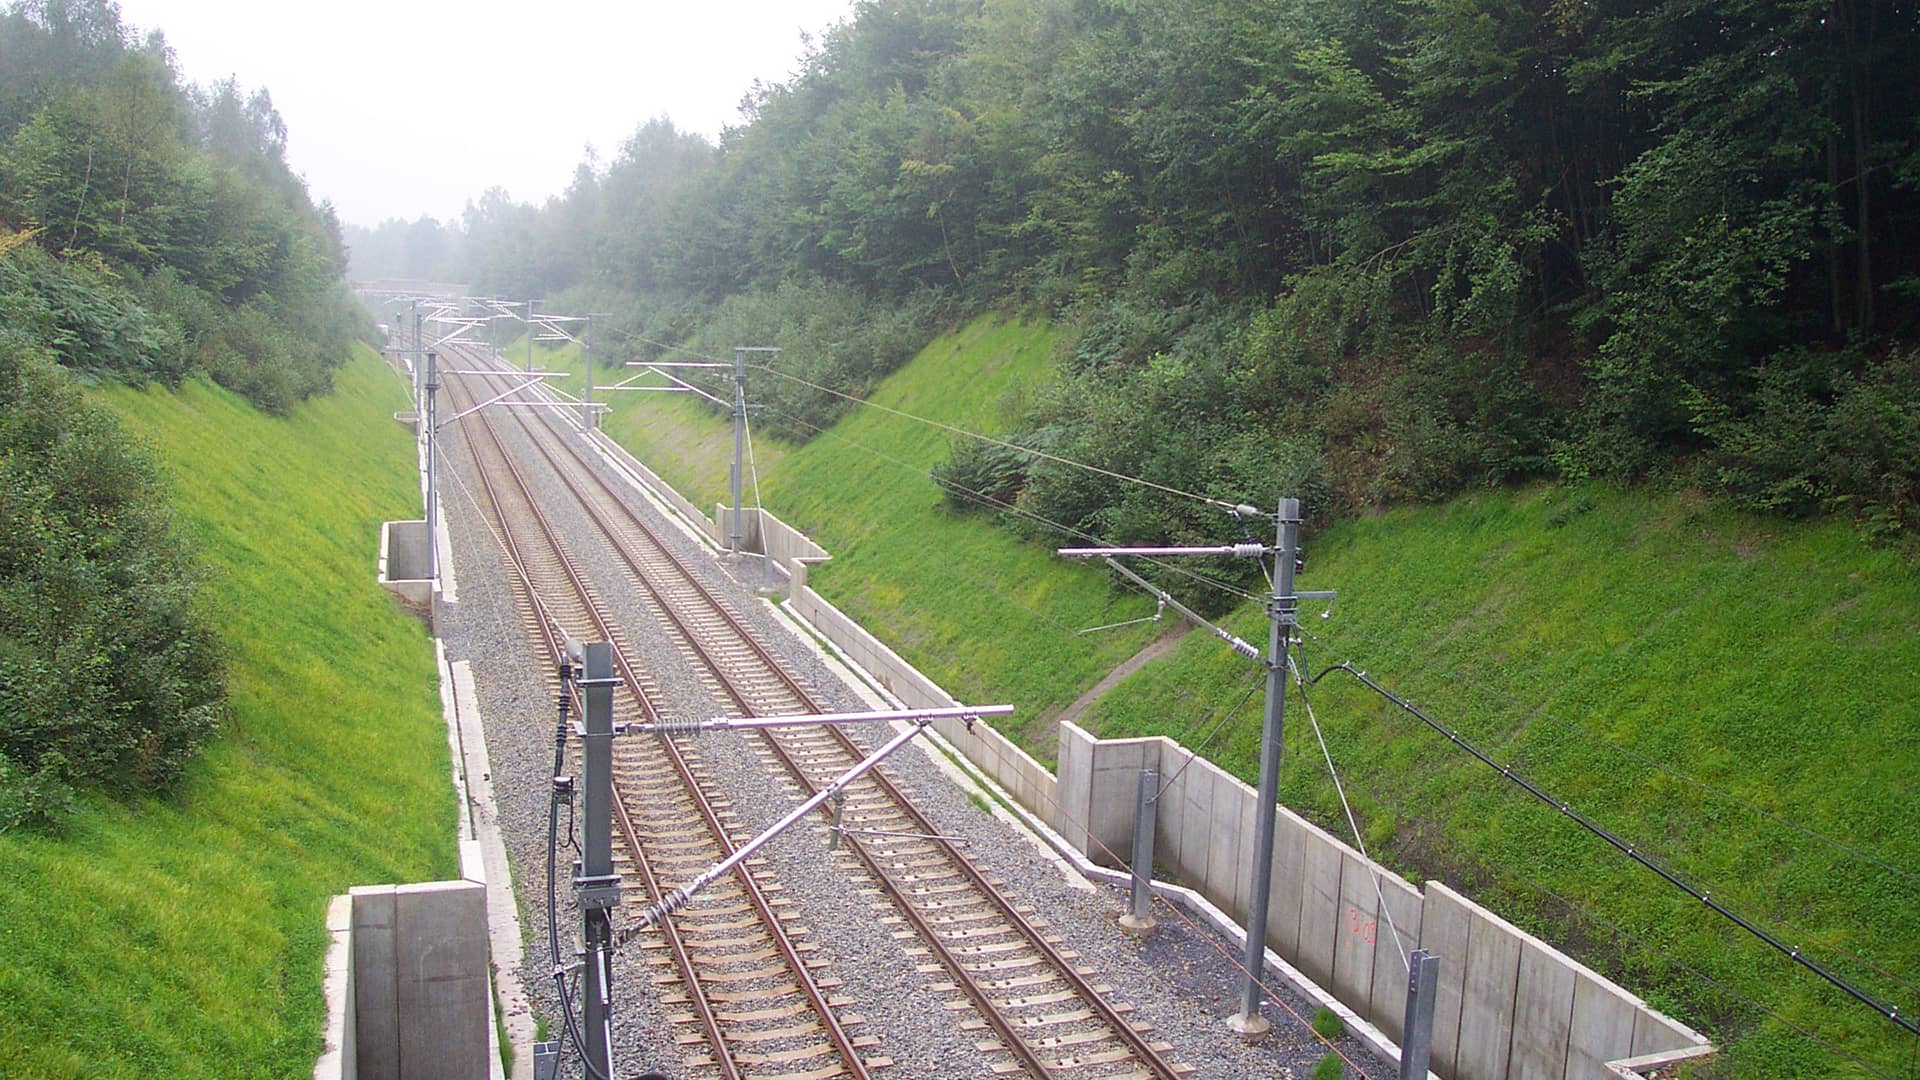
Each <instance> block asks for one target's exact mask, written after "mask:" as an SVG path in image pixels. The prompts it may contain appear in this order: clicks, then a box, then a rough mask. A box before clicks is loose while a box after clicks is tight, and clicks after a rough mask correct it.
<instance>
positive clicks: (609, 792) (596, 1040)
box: [574, 641, 620, 1077]
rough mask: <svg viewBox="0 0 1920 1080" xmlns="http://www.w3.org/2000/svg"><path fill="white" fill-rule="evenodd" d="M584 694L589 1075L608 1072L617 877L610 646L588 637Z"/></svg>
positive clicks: (584, 1011) (582, 877) (584, 1014)
mask: <svg viewBox="0 0 1920 1080" xmlns="http://www.w3.org/2000/svg"><path fill="white" fill-rule="evenodd" d="M585 652H586V657H585V659H586V678H584V679H582V680H581V682H580V686H581V688H582V690H584V691H585V695H586V715H585V717H584V718H583V720H584V726H583V727H582V731H581V740H580V759H581V766H582V773H583V779H584V780H585V783H584V784H583V785H582V790H581V796H582V803H583V805H582V807H581V813H582V815H583V817H582V820H581V823H580V841H581V844H580V859H581V862H580V866H579V869H578V871H577V873H576V876H575V878H574V885H575V887H576V888H577V889H578V890H579V894H580V916H581V921H582V923H583V927H582V929H583V930H584V931H585V934H584V936H585V939H586V956H585V960H586V972H585V979H584V981H583V983H582V990H583V992H582V994H581V998H582V1002H581V1005H582V1007H581V1019H582V1023H583V1024H584V1026H585V1028H586V1030H585V1031H583V1032H582V1033H581V1036H582V1038H583V1039H585V1041H586V1047H585V1050H586V1054H587V1062H588V1064H589V1065H590V1066H591V1068H590V1069H589V1075H593V1073H594V1071H595V1070H597V1071H598V1075H600V1076H603V1077H612V1076H613V1075H614V1073H613V1020H612V1011H613V1010H612V1009H611V1008H610V1006H611V1005H612V971H611V969H610V964H609V957H610V954H611V950H612V946H613V924H612V923H611V922H610V921H609V918H610V917H609V915H608V910H609V909H610V908H612V907H614V906H616V905H618V904H619V903H620V878H619V877H618V875H616V874H615V873H614V870H613V686H614V683H615V682H616V681H618V680H616V679H615V677H614V673H613V646H612V645H610V644H608V643H606V642H604V641H599V642H593V643H591V644H589V645H587V647H586V650H585Z"/></svg>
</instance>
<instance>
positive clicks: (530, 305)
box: [527, 300, 534, 374]
mask: <svg viewBox="0 0 1920 1080" xmlns="http://www.w3.org/2000/svg"><path fill="white" fill-rule="evenodd" d="M533 304H534V302H533V301H532V300H529V301H527V373H528V374H532V373H533Z"/></svg>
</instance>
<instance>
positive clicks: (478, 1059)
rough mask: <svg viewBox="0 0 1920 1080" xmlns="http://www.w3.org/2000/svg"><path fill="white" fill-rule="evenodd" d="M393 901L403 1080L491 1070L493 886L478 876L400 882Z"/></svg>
mask: <svg viewBox="0 0 1920 1080" xmlns="http://www.w3.org/2000/svg"><path fill="white" fill-rule="evenodd" d="M393 900H394V926H395V932H394V940H395V944H396V947H397V949H398V953H399V956H400V957H401V959H402V960H403V963H402V965H401V967H400V970H399V971H398V972H397V973H396V974H397V976H398V978H397V982H398V986H397V993H396V994H395V1003H396V1005H397V1007H398V1010H399V1014H400V1016H401V1025H400V1076H401V1078H402V1080H455V1078H469V1077H476V1076H484V1075H486V1072H487V1032H488V1029H489V1025H488V1020H487V1008H488V1002H489V1000H490V996H489V983H488V966H487V896H486V887H485V886H483V885H481V884H479V883H476V882H471V881H454V882H430V883H428V884H424V885H400V886H396V887H395V888H394V891H393Z"/></svg>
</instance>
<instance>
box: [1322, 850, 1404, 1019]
mask: <svg viewBox="0 0 1920 1080" xmlns="http://www.w3.org/2000/svg"><path fill="white" fill-rule="evenodd" d="M1371 868H1372V864H1371V863H1369V862H1367V861H1366V860H1364V859H1361V858H1360V857H1359V856H1358V855H1347V854H1344V853H1343V854H1342V855H1341V859H1340V916H1339V922H1340V926H1339V929H1338V930H1337V931H1336V932H1335V933H1334V936H1333V941H1334V945H1333V992H1334V993H1335V994H1337V995H1339V997H1340V1000H1342V1001H1347V1002H1352V1003H1354V1004H1355V1005H1356V1006H1358V1007H1359V1008H1360V1010H1361V1011H1362V1012H1366V1011H1369V1010H1370V1009H1371V1007H1372V1002H1373V972H1374V963H1373V961H1374V953H1375V952H1376V950H1377V948H1378V947H1379V946H1380V945H1381V941H1380V937H1381V935H1382V934H1385V933H1386V927H1385V926H1384V925H1383V923H1384V921H1385V920H1383V919H1381V918H1380V896H1379V894H1378V893H1377V892H1375V891H1374V885H1373V874H1372V869H1371ZM1386 948H1387V949H1389V950H1391V949H1392V948H1393V945H1392V944H1391V943H1387V944H1386Z"/></svg>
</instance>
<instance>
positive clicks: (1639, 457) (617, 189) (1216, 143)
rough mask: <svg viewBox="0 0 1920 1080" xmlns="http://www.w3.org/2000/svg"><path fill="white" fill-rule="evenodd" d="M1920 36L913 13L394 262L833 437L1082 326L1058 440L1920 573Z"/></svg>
mask: <svg viewBox="0 0 1920 1080" xmlns="http://www.w3.org/2000/svg"><path fill="white" fill-rule="evenodd" d="M1916 45H1920V8H1916V5H1914V4H1913V3H1912V2H1911V0H1895V2H1884V0H1651V2H1637V3H1631V4H1628V3H1615V2H1612V0H1592V2H1586V3H1571V2H1565V0H1556V2H1552V3H1535V4H1521V3H1513V2H1511V0H1408V2H1399V0H1396V2H1381V0H1346V2H1343V3H1338V4H1330V3H1326V2H1324V0H1206V2H1195V3H1182V4H1177V5H1175V4H1138V3H1132V2H1127V0H869V2H863V3H860V4H858V5H856V6H855V8H854V10H853V12H852V14H851V15H850V17H849V18H848V19H846V20H845V21H843V22H842V23H840V24H838V25H837V26H835V27H833V28H831V29H829V30H827V31H826V32H825V33H824V34H822V35H821V36H819V37H818V38H817V39H815V40H814V41H812V43H811V45H810V47H809V51H808V52H807V54H806V56H805V57H804V60H803V62H802V64H801V67H800V69H799V71H798V74H797V75H796V76H795V77H793V78H792V79H791V80H790V81H788V82H785V83H779V84H762V85H756V86H755V87H753V88H752V90H751V92H750V93H748V94H747V96H746V97H745V99H744V101H743V102H742V105H741V113H740V122H739V123H738V124H737V125H736V126H734V127H731V128H729V129H728V130H727V131H726V132H725V133H724V134H723V135H722V136H721V138H720V139H719V140H718V143H717V144H714V143H711V142H709V141H708V140H706V139H705V138H703V137H701V136H699V135H696V134H690V133H688V132H684V131H681V130H678V129H676V128H675V126H674V125H673V123H672V122H671V121H670V120H669V119H666V118H657V119H654V120H651V121H648V122H646V123H644V124H642V125H640V126H639V127H638V129H637V130H635V131H634V133H633V134H632V136H631V137H630V138H628V139H627V140H626V141H625V142H624V143H623V144H622V145H621V146H619V147H618V148H617V151H616V152H614V153H613V154H612V155H611V156H610V157H609V158H607V159H605V160H603V159H602V158H601V157H600V156H599V155H598V153H597V152H594V151H591V150H590V151H589V153H588V154H587V156H586V158H585V159H584V160H583V161H581V162H580V163H579V165H578V166H577V168H576V171H575V175H574V179H573V182H572V184H571V186H570V187H568V189H567V190H566V191H565V192H564V193H563V194H561V195H559V196H557V197H554V198H552V199H549V200H547V201H546V202H545V203H544V204H542V205H537V206H536V205H530V204H525V203H516V202H514V201H513V200H512V199H511V198H509V197H508V196H507V194H506V193H504V192H502V191H500V190H498V189H495V190H492V191H489V192H487V193H486V194H484V195H483V196H481V197H480V198H479V199H478V200H477V201H474V202H470V203H469V204H468V207H467V209H466V212H465V214H464V215H463V216H462V218H461V220H459V221H457V222H455V221H449V222H444V223H443V222H439V221H435V220H433V219H430V218H422V219H420V220H417V221H413V222H405V221H397V220H396V221H389V222H386V223H384V224H382V225H381V226H379V227H378V228H375V229H365V230H350V231H349V244H350V247H351V248H352V249H353V259H354V267H355V272H356V273H357V274H360V275H362V276H388V275H391V276H409V277H420V278H434V279H439V280H462V281H469V282H471V284H472V285H473V286H474V287H475V288H476V289H477V290H479V291H482V292H487V293H493V294H498V295H503V296H509V297H534V296H537V297H541V298H546V302H547V303H549V305H552V304H559V305H561V306H564V307H572V308H579V309H597V310H601V311H612V312H615V313H617V315H616V317H615V318H614V319H613V320H612V326H613V329H614V332H613V333H612V334H609V335H606V336H604V337H603V340H610V341H614V342H617V343H619V345H620V346H621V347H623V348H625V349H626V351H627V352H629V353H637V354H644V355H652V356H657V355H660V350H661V348H662V347H665V346H673V347H679V348H685V349H691V350H695V351H704V352H708V353H713V352H717V351H719V350H721V349H724V348H726V347H727V346H730V345H734V344H741V343H745V342H748V341H753V342H756V343H775V344H780V345H782V346H783V347H784V351H783V353H782V354H781V355H780V358H779V360H778V362H777V367H776V370H777V371H778V372H779V373H780V375H782V376H787V377H784V378H782V377H775V378H766V379H761V380H760V381H759V383H758V386H759V388H760V389H759V390H758V391H757V392H758V393H759V394H760V395H761V396H762V399H763V400H764V401H765V402H766V405H767V411H766V414H765V417H764V420H763V426H765V427H766V428H768V429H770V430H772V431H774V432H775V433H777V434H780V435H783V436H785V437H788V438H790V439H795V440H805V439H806V438H808V437H809V436H810V435H811V434H813V433H814V432H815V431H816V430H817V429H818V428H819V427H820V426H822V425H823V424H824V423H825V422H827V420H828V419H830V418H831V417H832V416H833V415H834V414H835V413H836V412H837V410H839V409H841V408H844V407H845V404H846V403H845V401H844V399H842V398H839V397H836V396H834V395H835V393H836V392H837V393H844V394H851V395H854V396H860V395H862V394H864V393H865V391H866V390H867V389H868V388H870V387H871V386H872V385H874V383H875V382H876V380H877V379H878V378H879V377H880V376H881V375H884V374H885V373H886V372H887V371H889V370H891V369H892V368H893V367H894V366H896V365H897V364H899V363H900V362H902V361H903V360H904V359H905V358H906V357H907V356H910V355H911V354H912V353H913V351H914V350H915V349H916V348H917V347H918V346H919V345H920V344H922V343H924V342H925V341H926V340H927V339H928V338H930V337H931V336H932V334H933V333H935V332H936V331H937V330H938V329H940V328H941V327H945V326H950V325H953V324H954V323H955V322H956V321H957V320H958V319H960V318H962V317H964V316H966V315H969V314H971V313H974V312H977V311H979V310H984V309H990V308H995V307H1000V308H1009V309H1016V310H1024V311H1035V310H1037V311H1040V312H1042V313H1044V314H1047V315H1049V316H1051V317H1053V318H1056V319H1059V320H1062V321H1064V322H1065V323H1067V324H1068V325H1070V326H1072V327H1073V328H1074V329H1075V333H1073V334H1072V335H1071V341H1070V343H1069V345H1068V346H1066V347H1065V348H1064V355H1063V356H1062V357H1061V361H1062V362H1061V364H1060V369H1059V370H1060V372H1061V376H1060V378H1059V380H1058V382H1057V384H1056V385H1054V386H1053V387H1052V388H1051V389H1050V390H1048V391H1047V392H1046V393H1045V394H1044V395H1043V396H1042V397H1041V398H1040V399H1039V400H1036V401H1033V402H1031V403H1028V404H1027V405H1026V406H1025V410H1026V413H1025V415H1024V417H1023V418H1022V421H1021V424H1020V434H1019V436H1018V437H1017V438H1016V440H1015V441H1016V442H1017V443H1018V444H1019V445H1020V446H1021V447H1024V448H1027V449H1037V450H1045V451H1048V452H1051V453H1054V454H1059V455H1063V456H1067V457H1071V458H1074V459H1076V460H1079V461H1084V462H1088V463H1091V464H1095V465H1098V466H1100V467H1102V468H1106V469H1110V470H1112V471H1115V472H1120V473H1125V474H1128V475H1132V476H1139V477H1144V478H1146V479H1148V480H1152V481H1154V482H1156V483H1160V484H1166V485H1169V486H1173V487H1178V488H1181V489H1184V490H1192V491H1196V492H1199V493H1201V494H1204V495H1209V496H1217V497H1220V498H1223V499H1226V500H1228V501H1236V502H1237V501H1242V500H1244V499H1246V498H1248V497H1250V496H1253V495H1259V496H1260V497H1262V498H1263V499H1264V498H1265V497H1266V496H1267V495H1269V494H1271V493H1273V492H1276V491H1287V492H1295V493H1299V494H1301V495H1303V496H1304V497H1305V498H1306V500H1307V503H1308V507H1309V511H1308V512H1309V514H1310V515H1313V514H1322V515H1334V516H1340V515H1348V514H1352V513H1355V512H1358V511H1360V510H1363V509H1366V508H1370V507H1377V506H1381V505H1384V504H1390V503H1395V502H1408V501H1420V500H1432V499H1439V498H1443V497H1446V496H1449V495H1452V494H1454V493H1457V492H1460V491H1462V490H1466V489H1470V488H1473V487H1476V486H1484V485H1490V484H1501V483H1507V482H1513V481H1521V480H1526V479H1530V478H1538V477H1547V478H1576V479H1577V478H1585V477H1594V476H1604V477H1614V478H1620V479H1624V480H1628V481H1633V480H1638V479H1642V478H1647V477H1656V478H1671V479H1673V480H1674V481H1675V482H1678V483H1681V484H1684V485H1687V486H1691V487H1697V488H1699V489H1703V490H1707V491H1711V492H1716V493H1719V494H1721V495H1723V496H1724V497H1725V498H1728V499H1730V500H1733V501H1735V502H1737V503H1738V504H1739V505H1741V506H1743V507H1747V508H1752V509H1757V510H1761V511H1765V512H1771V513H1778V514H1782V515H1791V516H1807V515H1816V514H1835V513H1837V514H1845V515H1849V516H1850V517H1852V518H1853V519H1854V520H1856V521H1858V522H1859V523H1860V526H1861V527H1862V528H1863V529H1865V530H1866V531H1867V532H1869V533H1870V534H1872V535H1874V536H1876V537H1879V538H1881V539H1884V540H1888V541H1891V542H1895V543H1900V544H1907V543H1910V542H1911V541H1912V538H1913V536H1914V534H1915V530H1916V527H1920V516H1917V512H1920V502H1917V501H1916V500H1920V354H1916V351H1915V349H1914V347H1913V342H1914V338H1915V335H1916V333H1920V325H1917V319H1916V313H1917V312H1920V308H1917V307H1916V304H1915V300H1916V299H1920V244H1917V243H1916V242H1917V241H1920V202H1917V201H1916V185H1917V184H1920V141H1917V137H1920V82H1917V81H1916V80H1915V79H1914V78H1913V72H1914V70H1915V63H1916V60H1920V49H1916ZM604 352H605V350H603V353H604ZM609 358H611V359H620V358H622V357H609ZM936 478H937V479H938V480H939V481H940V482H941V484H942V485H943V487H944V488H945V489H946V491H947V492H948V494H949V495H950V496H951V497H952V498H953V499H954V501H955V502H956V503H962V504H967V505H977V506H982V507H985V508H986V509H988V510H989V511H990V512H996V513H999V514H1002V515H1003V516H1004V517H1006V518H1007V519H1008V521H1009V523H1010V524H1014V525H1016V526H1019V524H1020V523H1021V522H1029V523H1031V522H1035V521H1044V522H1050V523H1059V524H1063V525H1067V526H1071V527H1073V528H1076V529H1080V530H1084V531H1086V532H1091V533H1096V534H1099V535H1102V536H1105V537H1107V538H1109V539H1111V540H1114V541H1116V542H1129V541H1139V540H1146V539H1150V538H1151V539H1155V540H1165V539H1168V538H1192V539H1198V538H1202V537H1212V538H1214V539H1216V540H1217V539H1223V538H1237V537H1236V536H1234V535H1233V530H1234V529H1235V528H1236V526H1235V525H1233V523H1232V522H1231V521H1223V520H1218V519H1217V518H1216V517H1214V516H1211V515H1210V514H1209V512H1208V511H1207V510H1205V509H1204V508H1196V504H1194V503H1192V502H1189V501H1182V500H1175V499H1171V498H1163V497H1162V496H1161V495H1160V494H1158V493H1156V492H1155V491H1153V490H1152V489H1149V488H1143V487H1137V486H1134V487H1125V486H1122V485H1118V484H1109V483H1105V482H1102V481H1101V480H1099V479H1098V478H1094V479H1089V478H1088V474H1086V473H1084V472H1080V471H1077V470H1063V469H1060V468H1058V467H1055V466H1052V465H1050V464H1049V463H1048V462H1047V461H1046V460H1045V459H1044V458H1040V457H1036V456H1035V455H1033V454H1029V453H1025V452H1022V451H1020V450H1010V449H1007V448H996V447H991V446H981V445H978V444H973V443H966V444H961V445H957V446H956V447H955V453H954V456H953V458H952V459H951V460H949V461H948V462H946V463H945V464H944V465H943V466H942V467H940V468H939V469H938V470H936Z"/></svg>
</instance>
